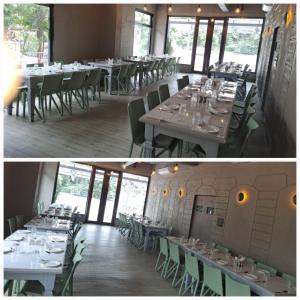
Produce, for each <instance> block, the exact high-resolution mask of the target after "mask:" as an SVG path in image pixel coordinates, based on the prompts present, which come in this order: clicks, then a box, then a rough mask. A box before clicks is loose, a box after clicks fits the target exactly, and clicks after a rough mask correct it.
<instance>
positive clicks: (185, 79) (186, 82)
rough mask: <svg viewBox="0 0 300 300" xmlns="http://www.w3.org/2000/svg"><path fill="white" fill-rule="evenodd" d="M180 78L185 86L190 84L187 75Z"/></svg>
mask: <svg viewBox="0 0 300 300" xmlns="http://www.w3.org/2000/svg"><path fill="white" fill-rule="evenodd" d="M182 80H183V84H184V86H185V87H186V86H187V85H189V84H190V78H189V75H184V76H182Z"/></svg>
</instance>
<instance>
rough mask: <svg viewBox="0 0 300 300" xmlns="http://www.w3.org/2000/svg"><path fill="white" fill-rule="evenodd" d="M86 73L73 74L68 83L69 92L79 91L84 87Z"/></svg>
mask: <svg viewBox="0 0 300 300" xmlns="http://www.w3.org/2000/svg"><path fill="white" fill-rule="evenodd" d="M85 75H86V73H85V71H83V72H82V71H79V72H78V71H77V72H72V75H71V79H70V80H69V81H68V89H69V90H78V89H80V88H81V87H82V85H83V82H84V79H85Z"/></svg>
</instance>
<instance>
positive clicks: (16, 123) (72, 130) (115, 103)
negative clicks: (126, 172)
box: [4, 74, 269, 158]
mask: <svg viewBox="0 0 300 300" xmlns="http://www.w3.org/2000/svg"><path fill="white" fill-rule="evenodd" d="M181 76H182V74H178V75H175V76H171V77H169V78H167V79H164V80H163V81H160V82H158V83H154V84H152V85H149V86H148V87H147V88H143V89H141V90H140V91H137V92H136V95H135V96H108V95H105V94H104V93H102V101H101V103H98V102H97V101H90V110H89V111H83V110H81V109H80V108H79V106H78V105H76V104H75V103H74V110H73V115H72V116H70V115H67V114H66V115H64V116H63V117H61V116H60V115H59V114H58V113H57V112H56V111H55V110H52V111H51V113H50V112H47V115H46V122H45V123H43V122H41V121H40V120H37V121H36V122H34V123H30V122H29V121H28V119H23V118H22V117H16V116H15V112H14V115H13V116H9V115H7V114H6V113H5V115H4V156H5V157H23V158H26V157H29V158H30V157H34V158H47V157H58V158H84V157H86V158H104V157H122V158H125V157H128V153H129V147H130V142H131V134H130V128H129V123H128V117H127V104H128V102H130V101H131V100H133V99H136V98H138V97H139V96H141V97H144V96H145V95H146V93H147V92H148V91H150V90H154V89H157V87H158V86H159V85H160V84H162V83H168V84H169V88H170V93H171V94H174V93H176V92H177V83H176V77H181ZM196 77H199V75H195V74H193V75H190V78H191V79H190V80H191V81H193V80H194V79H195V78H196ZM21 111H22V109H21ZM262 122H263V119H262ZM262 122H261V123H262ZM249 142H250V147H249V148H247V149H246V152H245V156H246V157H265V156H268V152H269V150H268V148H267V146H266V145H267V143H266V132H265V130H264V127H261V128H260V129H259V131H258V132H256V133H255V135H254V136H253V137H251V140H250V141H249ZM251 146H252V148H251ZM139 153H140V149H139V147H135V148H134V151H133V155H132V157H139ZM176 153H177V152H174V155H176ZM184 156H185V157H193V153H184ZM194 157H195V156H194Z"/></svg>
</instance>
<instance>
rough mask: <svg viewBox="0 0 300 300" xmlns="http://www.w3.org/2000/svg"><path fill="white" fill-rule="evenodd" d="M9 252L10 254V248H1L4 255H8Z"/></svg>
mask: <svg viewBox="0 0 300 300" xmlns="http://www.w3.org/2000/svg"><path fill="white" fill-rule="evenodd" d="M10 252H12V248H10V247H4V248H3V253H4V254H6V253H10Z"/></svg>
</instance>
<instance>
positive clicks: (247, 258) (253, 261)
mask: <svg viewBox="0 0 300 300" xmlns="http://www.w3.org/2000/svg"><path fill="white" fill-rule="evenodd" d="M244 257H245V261H246V262H247V263H248V264H250V265H254V264H255V260H254V259H253V258H251V257H248V256H244Z"/></svg>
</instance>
